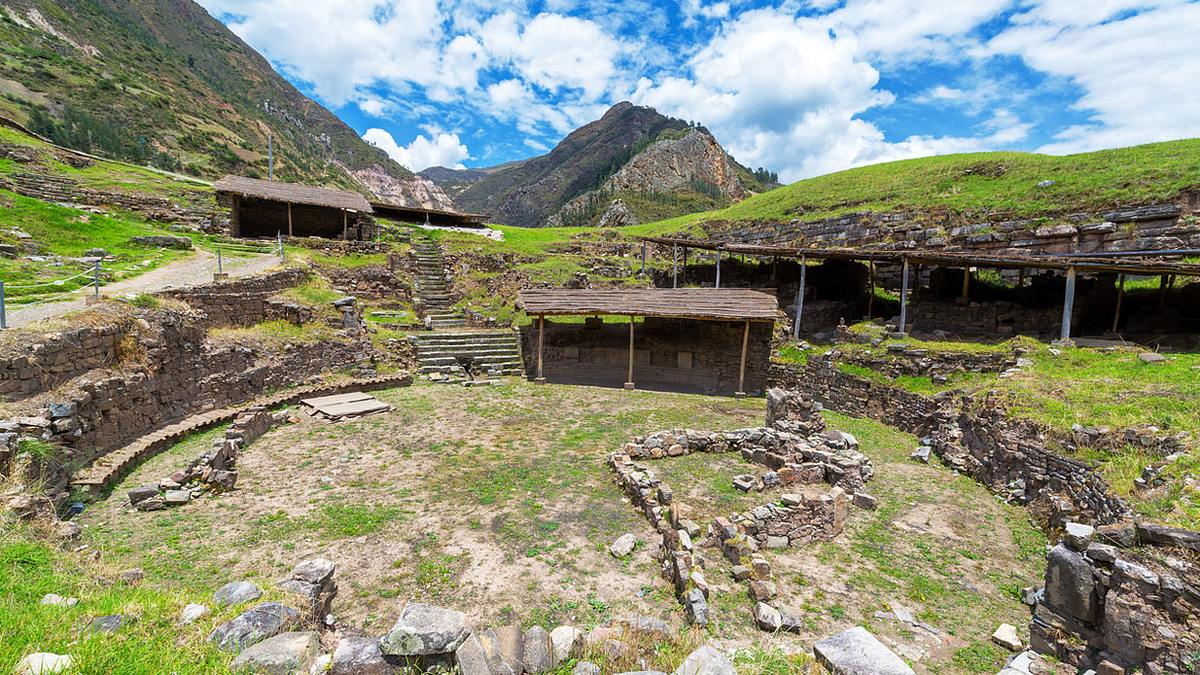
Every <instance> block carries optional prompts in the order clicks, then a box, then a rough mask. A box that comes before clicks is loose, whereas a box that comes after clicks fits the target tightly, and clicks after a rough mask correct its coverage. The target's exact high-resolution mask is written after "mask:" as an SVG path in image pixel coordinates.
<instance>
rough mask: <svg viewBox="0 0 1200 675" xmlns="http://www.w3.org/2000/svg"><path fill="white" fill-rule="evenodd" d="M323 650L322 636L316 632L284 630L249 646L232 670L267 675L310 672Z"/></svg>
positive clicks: (230, 665)
mask: <svg viewBox="0 0 1200 675" xmlns="http://www.w3.org/2000/svg"><path fill="white" fill-rule="evenodd" d="M320 651H321V640H320V638H319V637H317V634H316V633H313V632H308V631H305V632H294V633H281V634H280V635H276V636H275V637H272V638H268V639H266V640H263V641H262V642H259V643H258V644H256V645H253V646H251V647H248V648H246V650H245V651H243V652H242V653H241V654H238V656H237V658H235V659H234V660H233V663H231V664H229V670H230V671H232V672H235V673H238V672H243V671H247V672H252V673H264V674H265V675H293V674H298V673H305V674H307V673H308V671H309V668H311V667H312V664H313V661H315V660H316V658H317V654H318V653H319V652H320Z"/></svg>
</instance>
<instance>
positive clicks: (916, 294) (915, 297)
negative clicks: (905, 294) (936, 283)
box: [912, 265, 922, 304]
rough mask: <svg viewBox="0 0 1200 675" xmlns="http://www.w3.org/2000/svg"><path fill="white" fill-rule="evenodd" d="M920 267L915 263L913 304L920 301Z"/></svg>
mask: <svg viewBox="0 0 1200 675" xmlns="http://www.w3.org/2000/svg"><path fill="white" fill-rule="evenodd" d="M921 269H922V266H921V265H917V267H916V269H914V270H913V288H912V301H913V304H916V303H918V302H920V301H921Z"/></svg>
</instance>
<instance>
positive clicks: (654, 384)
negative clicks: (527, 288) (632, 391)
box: [521, 318, 771, 393]
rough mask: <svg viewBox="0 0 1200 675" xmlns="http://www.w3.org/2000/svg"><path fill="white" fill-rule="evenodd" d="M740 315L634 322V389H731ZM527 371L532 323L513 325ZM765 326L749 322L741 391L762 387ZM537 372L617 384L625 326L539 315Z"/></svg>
mask: <svg viewBox="0 0 1200 675" xmlns="http://www.w3.org/2000/svg"><path fill="white" fill-rule="evenodd" d="M743 326H744V324H742V323H740V322H716V321H687V320H673V319H655V318H647V319H645V320H644V321H643V322H641V323H639V324H637V326H636V327H635V329H634V366H633V381H634V382H635V383H636V385H637V387H638V388H640V389H667V390H674V391H694V392H704V393H732V392H734V391H736V390H737V388H738V374H739V368H740V363H741V349H742V332H743ZM521 339H522V353H523V354H524V355H525V366H526V371H527V372H528V373H529V375H530V377H534V376H536V373H537V354H538V349H537V346H538V330H537V324H536V322H535V323H534V324H532V325H530V326H526V327H524V328H522V329H521ZM770 341H771V329H770V327H769V325H768V324H765V323H752V324H751V328H750V340H749V346H748V349H747V355H746V382H745V391H746V392H747V393H751V392H761V391H762V390H763V389H764V388H765V382H766V373H767V366H768V362H769V360H770V350H771V343H770ZM543 364H544V365H543V374H544V376H545V377H546V379H547V380H548V381H550V382H567V383H577V384H597V385H605V386H618V387H619V386H622V385H623V384H624V383H625V381H626V379H627V377H628V368H629V325H628V324H611V323H600V322H599V321H596V320H592V319H589V320H588V321H587V323H584V324H569V323H556V322H554V321H550V320H547V321H546V336H545V348H544V354H543Z"/></svg>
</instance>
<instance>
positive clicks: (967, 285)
mask: <svg viewBox="0 0 1200 675" xmlns="http://www.w3.org/2000/svg"><path fill="white" fill-rule="evenodd" d="M970 292H971V268H970V267H964V268H963V278H962V297H960V298H959V299H958V304H960V305H965V304H967V303H968V302H970V300H969V298H970V295H969V293H970Z"/></svg>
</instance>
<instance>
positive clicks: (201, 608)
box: [179, 603, 209, 626]
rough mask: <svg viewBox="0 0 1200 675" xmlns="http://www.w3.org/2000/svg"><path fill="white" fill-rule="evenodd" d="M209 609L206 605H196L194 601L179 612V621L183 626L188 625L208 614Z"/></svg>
mask: <svg viewBox="0 0 1200 675" xmlns="http://www.w3.org/2000/svg"><path fill="white" fill-rule="evenodd" d="M208 614H209V609H208V606H207V605H198V604H196V603H192V604H189V605H188V606H186V607H184V608H183V611H181V612H180V613H179V623H180V624H182V625H184V626H189V625H191V624H193V623H196V622H197V621H199V620H200V619H203V618H204V617H206V616H208Z"/></svg>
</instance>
